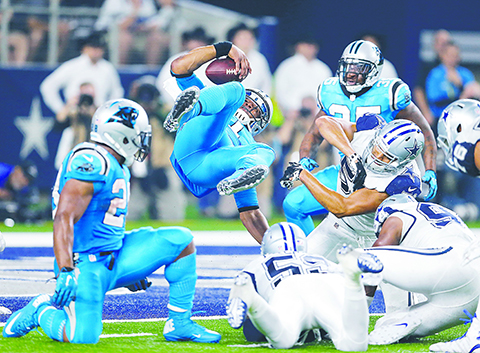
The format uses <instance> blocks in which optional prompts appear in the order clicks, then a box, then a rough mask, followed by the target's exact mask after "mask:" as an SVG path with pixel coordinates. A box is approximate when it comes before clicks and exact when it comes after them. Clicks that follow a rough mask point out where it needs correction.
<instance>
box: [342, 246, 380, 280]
mask: <svg viewBox="0 0 480 353" xmlns="http://www.w3.org/2000/svg"><path fill="white" fill-rule="evenodd" d="M337 259H338V262H339V263H340V264H341V265H342V268H343V271H344V273H346V274H356V273H379V272H382V270H383V264H382V262H381V261H380V260H379V259H378V257H376V256H375V255H373V254H371V253H368V252H364V251H363V250H359V249H353V248H352V246H351V245H346V244H344V245H343V246H342V247H341V248H340V249H339V250H338V252H337Z"/></svg>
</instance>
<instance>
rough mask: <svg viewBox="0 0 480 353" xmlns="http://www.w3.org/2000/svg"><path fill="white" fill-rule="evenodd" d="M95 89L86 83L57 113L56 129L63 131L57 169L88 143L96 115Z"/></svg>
mask: <svg viewBox="0 0 480 353" xmlns="http://www.w3.org/2000/svg"><path fill="white" fill-rule="evenodd" d="M96 109H97V106H96V105H95V87H94V86H93V85H92V84H91V83H89V82H85V83H82V84H81V85H80V92H79V94H78V95H76V96H73V97H72V98H70V99H69V100H68V101H67V103H66V104H65V106H64V107H63V108H62V109H61V110H60V111H59V112H58V113H57V115H56V122H55V125H54V129H55V130H57V131H62V137H61V139H60V142H59V143H58V148H57V154H56V156H55V167H56V168H57V169H58V168H60V166H61V164H62V162H63V159H64V158H65V157H66V156H67V154H68V152H70V150H71V149H72V148H73V147H74V146H76V145H77V144H79V143H80V142H85V141H88V139H89V137H90V136H89V133H90V127H91V125H92V117H93V114H95V110H96Z"/></svg>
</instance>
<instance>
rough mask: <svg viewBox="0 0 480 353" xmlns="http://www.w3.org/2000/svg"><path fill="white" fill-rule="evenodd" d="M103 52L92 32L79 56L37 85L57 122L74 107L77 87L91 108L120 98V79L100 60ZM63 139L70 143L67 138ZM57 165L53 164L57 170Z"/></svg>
mask: <svg viewBox="0 0 480 353" xmlns="http://www.w3.org/2000/svg"><path fill="white" fill-rule="evenodd" d="M104 53H105V42H104V40H103V37H102V36H101V34H99V33H92V34H91V35H90V36H88V37H87V38H86V39H85V40H84V42H83V43H82V54H81V55H80V56H78V57H76V58H73V59H71V60H69V61H66V62H64V63H63V64H62V65H60V66H59V67H58V68H57V69H56V70H55V71H53V72H52V73H51V74H50V75H48V76H47V77H46V78H45V80H43V82H42V83H41V85H40V92H41V93H42V97H43V100H44V102H45V104H46V105H47V106H48V107H49V108H50V109H51V110H52V111H53V112H54V113H55V114H56V115H57V118H58V119H60V121H59V122H60V123H62V122H64V119H65V116H66V112H68V111H69V110H70V109H71V108H72V107H74V106H75V105H77V104H78V102H79V99H80V96H81V93H82V91H81V87H83V88H82V89H84V90H88V92H84V93H88V94H90V95H93V99H94V105H95V106H99V105H100V104H102V103H104V102H106V101H108V100H109V99H114V98H122V97H123V92H124V91H123V88H122V85H121V83H120V76H119V75H118V72H117V70H116V69H115V67H114V66H113V65H112V64H111V63H110V62H108V61H106V60H105V59H103V55H104ZM85 83H89V84H90V86H87V87H85V86H84V84H85ZM89 87H91V89H90V88H89ZM61 93H63V96H64V97H65V101H64V100H63V99H62V96H61ZM67 140H69V141H70V143H71V139H67ZM70 143H68V145H70ZM67 152H68V149H67ZM59 158H60V155H59ZM59 163H61V161H59ZM59 165H60V164H56V166H57V167H58V166H59Z"/></svg>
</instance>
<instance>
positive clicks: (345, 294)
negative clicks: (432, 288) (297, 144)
mask: <svg viewBox="0 0 480 353" xmlns="http://www.w3.org/2000/svg"><path fill="white" fill-rule="evenodd" d="M305 243H306V239H305V235H304V234H303V232H302V230H301V229H300V228H298V226H295V225H294V224H289V223H278V224H275V225H273V226H272V227H271V228H269V229H268V231H267V232H266V233H265V236H264V237H263V241H262V254H263V256H261V257H259V258H257V259H255V260H254V261H252V262H251V263H250V264H248V265H247V266H246V267H245V269H244V270H243V271H242V272H241V273H240V274H239V275H238V276H237V277H236V278H235V282H234V285H233V287H232V289H231V291H230V296H229V301H228V307H227V316H228V321H229V324H230V325H231V326H232V327H233V328H236V329H238V328H240V327H241V326H242V325H243V322H244V320H245V318H246V316H247V313H248V316H249V318H250V319H251V321H252V322H253V324H254V326H255V327H256V328H257V329H258V330H259V331H260V332H261V333H263V334H264V335H265V336H266V338H267V340H268V341H269V343H270V344H271V345H272V346H273V347H274V348H291V347H292V346H293V345H294V344H295V343H296V342H297V341H298V339H299V336H300V333H301V332H302V331H303V330H309V329H314V328H323V329H324V330H325V331H327V332H328V334H329V335H330V338H331V339H332V341H333V343H334V345H335V347H336V348H337V349H339V350H343V351H365V350H366V349H367V346H368V343H367V335H368V307H367V302H366V298H365V293H364V290H363V284H362V281H361V275H362V273H365V272H371V273H378V272H381V271H382V268H383V265H382V264H381V262H379V261H378V260H377V259H376V258H375V256H372V255H371V254H368V253H364V252H362V251H360V250H358V249H357V250H353V249H352V248H351V247H343V248H341V249H340V250H339V252H338V254H337V257H338V260H339V262H340V265H337V264H335V263H333V262H330V261H328V260H326V259H325V258H323V257H321V256H315V255H309V254H306V253H305V251H306V244H305ZM342 271H343V274H342Z"/></svg>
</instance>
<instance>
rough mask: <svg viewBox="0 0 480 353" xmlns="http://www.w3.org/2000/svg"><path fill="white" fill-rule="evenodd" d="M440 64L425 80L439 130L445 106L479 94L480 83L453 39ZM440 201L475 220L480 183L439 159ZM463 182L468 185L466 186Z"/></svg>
mask: <svg viewBox="0 0 480 353" xmlns="http://www.w3.org/2000/svg"><path fill="white" fill-rule="evenodd" d="M439 58H440V64H439V65H438V66H436V67H434V68H433V69H432V70H431V71H430V73H429V74H428V76H427V80H426V82H425V89H426V95H427V99H428V103H429V107H430V111H431V112H432V116H433V119H434V120H433V121H434V122H433V126H432V129H433V130H434V131H435V133H436V132H437V121H438V119H439V117H440V115H441V114H442V111H443V109H444V108H446V107H447V105H449V104H450V103H452V102H453V101H456V100H457V99H461V98H475V99H477V100H478V99H479V98H480V85H479V84H478V82H476V81H475V77H474V75H473V73H472V72H471V71H470V70H469V69H467V68H466V67H462V66H460V65H459V64H460V50H459V48H458V46H457V45H455V44H454V43H453V42H447V43H446V44H445V45H444V46H443V47H442V48H441V49H440V51H439ZM437 165H438V166H439V167H438V168H437V176H438V194H437V198H436V200H437V202H439V203H441V204H443V205H444V206H447V207H449V208H451V209H453V210H454V211H455V212H457V213H458V214H459V215H461V217H462V219H465V220H469V221H470V220H476V219H477V218H478V214H479V208H480V200H478V199H476V198H475V197H472V195H478V194H480V190H478V188H479V187H480V184H479V183H476V182H472V180H471V178H470V177H469V176H468V175H465V174H462V173H460V172H457V171H454V170H451V169H449V168H446V167H445V165H444V163H443V161H441V162H440V163H439V162H437ZM464 185H468V187H467V188H465V187H464Z"/></svg>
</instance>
